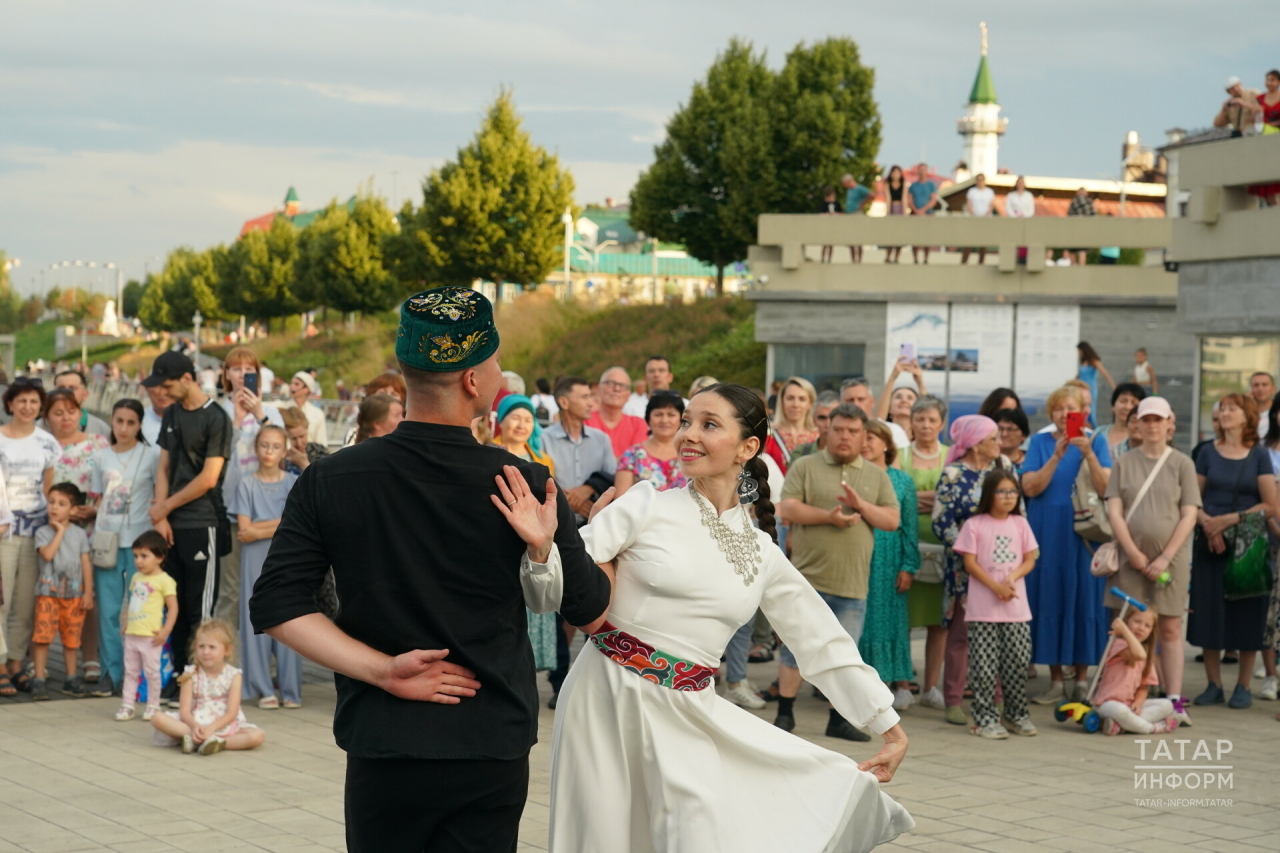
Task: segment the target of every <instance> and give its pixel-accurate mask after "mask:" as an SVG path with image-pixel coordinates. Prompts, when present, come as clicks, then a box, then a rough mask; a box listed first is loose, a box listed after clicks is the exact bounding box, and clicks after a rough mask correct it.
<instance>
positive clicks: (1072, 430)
mask: <svg viewBox="0 0 1280 853" xmlns="http://www.w3.org/2000/svg"><path fill="white" fill-rule="evenodd" d="M1084 424H1085V420H1084V412H1067V438H1068V439H1071V438H1079V437H1080V436H1082V435H1084Z"/></svg>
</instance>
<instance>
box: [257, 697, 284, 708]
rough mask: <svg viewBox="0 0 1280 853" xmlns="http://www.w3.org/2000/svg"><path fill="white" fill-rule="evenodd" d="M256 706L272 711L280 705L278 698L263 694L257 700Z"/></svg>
mask: <svg viewBox="0 0 1280 853" xmlns="http://www.w3.org/2000/svg"><path fill="white" fill-rule="evenodd" d="M258 707H259V708H261V709H262V710H264V711H274V710H276V709H277V708H279V707H280V700H279V699H277V698H276V697H275V696H263V697H262V698H261V699H259V700H258Z"/></svg>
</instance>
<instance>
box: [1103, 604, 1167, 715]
mask: <svg viewBox="0 0 1280 853" xmlns="http://www.w3.org/2000/svg"><path fill="white" fill-rule="evenodd" d="M1155 627H1156V614H1155V611H1154V610H1152V609H1151V608H1150V607H1148V608H1147V609H1146V610H1133V611H1130V613H1129V615H1128V616H1126V617H1125V618H1124V621H1123V622H1121V621H1120V620H1119V619H1116V620H1115V621H1114V622H1112V623H1111V630H1112V632H1113V633H1114V634H1115V640H1113V641H1112V643H1111V648H1110V649H1108V651H1107V659H1106V661H1104V662H1103V664H1102V676H1101V678H1100V679H1099V681H1098V691H1097V693H1096V694H1094V697H1093V707H1095V708H1097V709H1098V716H1100V717H1102V718H1103V720H1104V722H1103V724H1102V730H1103V731H1104V732H1106V733H1107V734H1109V735H1118V734H1120V732H1132V733H1133V734H1138V735H1149V734H1164V733H1165V732H1171V731H1174V730H1175V729H1177V728H1178V718H1177V716H1176V715H1175V713H1174V707H1173V703H1172V702H1170V701H1169V700H1168V699H1148V698H1147V688H1148V687H1149V686H1151V685H1152V684H1159V683H1160V680H1159V679H1158V678H1156V671H1155V662H1156V633H1155Z"/></svg>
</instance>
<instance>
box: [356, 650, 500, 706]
mask: <svg viewBox="0 0 1280 853" xmlns="http://www.w3.org/2000/svg"><path fill="white" fill-rule="evenodd" d="M448 654H449V650H448V649H419V650H417V651H412V652H405V653H404V654H402V655H396V656H395V657H393V658H390V659H388V661H387V666H386V669H385V671H384V672H383V673H382V677H381V678H379V679H378V683H377V685H376V686H378V687H381V688H382V689H383V690H385V691H387V692H388V693H390V694H391V695H392V696H398V697H399V698H401V699H410V700H413V701H415V702H439V703H440V704H442V705H456V704H458V703H459V702H461V701H462V698H463V697H471V696H475V695H476V691H477V690H479V689H480V682H479V681H476V674H475V673H474V672H472V671H471V670H469V669H467V668H466V667H465V666H458V665H457V664H455V663H449V662H448V661H446V660H445V658H446V657H447V656H448Z"/></svg>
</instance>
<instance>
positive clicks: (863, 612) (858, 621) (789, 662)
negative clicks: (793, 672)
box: [782, 592, 867, 669]
mask: <svg viewBox="0 0 1280 853" xmlns="http://www.w3.org/2000/svg"><path fill="white" fill-rule="evenodd" d="M818 595H820V596H822V600H823V601H825V602H826V603H827V606H828V607H830V608H831V612H832V613H834V614H835V615H836V619H838V620H840V624H841V626H843V627H844V629H845V630H846V631H848V632H849V636H850V637H852V638H853V641H854V642H855V643H856V642H858V640H860V639H862V623H863V622H864V621H865V620H866V618H867V600H866V599H865V598H844V597H843V596H839V595H832V594H831V593H829V592H820V593H818ZM782 665H783V666H789V667H791V668H792V669H799V668H800V667H799V665H798V664H797V663H796V658H795V655H793V654H791V650H790V649H788V648H787V644H786V643H783V644H782Z"/></svg>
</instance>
